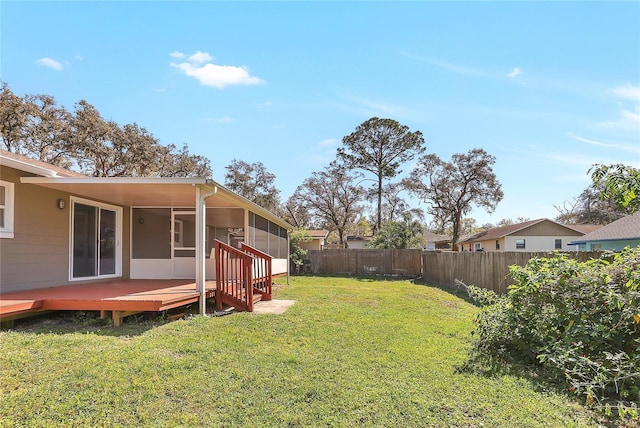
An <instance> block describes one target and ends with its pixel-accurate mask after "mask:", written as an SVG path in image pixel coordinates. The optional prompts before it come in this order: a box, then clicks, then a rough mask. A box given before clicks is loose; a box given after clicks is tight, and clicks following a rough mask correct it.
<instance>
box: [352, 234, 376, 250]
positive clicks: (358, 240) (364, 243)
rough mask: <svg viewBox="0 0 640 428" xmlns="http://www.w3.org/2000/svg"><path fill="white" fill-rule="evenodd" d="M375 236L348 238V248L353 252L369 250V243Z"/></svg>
mask: <svg viewBox="0 0 640 428" xmlns="http://www.w3.org/2000/svg"><path fill="white" fill-rule="evenodd" d="M372 239H373V236H347V248H349V249H352V250H362V249H364V248H369V241H371V240H372Z"/></svg>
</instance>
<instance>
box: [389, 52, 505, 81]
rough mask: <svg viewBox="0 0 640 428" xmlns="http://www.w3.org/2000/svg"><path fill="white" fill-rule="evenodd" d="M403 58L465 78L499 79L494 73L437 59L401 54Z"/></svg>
mask: <svg viewBox="0 0 640 428" xmlns="http://www.w3.org/2000/svg"><path fill="white" fill-rule="evenodd" d="M401 54H402V55H403V56H406V57H407V58H411V59H415V60H418V61H422V62H426V63H427V64H431V65H435V66H436V67H440V68H442V69H444V70H447V71H451V72H453V73H457V74H462V75H465V76H475V77H491V78H496V77H499V76H498V75H497V74H496V73H492V72H489V71H486V70H483V69H480V68H474V67H467V66H464V65H459V64H454V63H451V62H448V61H444V60H441V59H437V58H427V57H422V56H418V55H413V54H409V53H406V52H401Z"/></svg>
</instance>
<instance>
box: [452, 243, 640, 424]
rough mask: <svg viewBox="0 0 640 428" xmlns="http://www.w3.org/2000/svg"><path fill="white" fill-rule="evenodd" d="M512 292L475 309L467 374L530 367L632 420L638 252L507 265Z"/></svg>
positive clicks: (639, 326)
mask: <svg viewBox="0 0 640 428" xmlns="http://www.w3.org/2000/svg"><path fill="white" fill-rule="evenodd" d="M511 274H512V276H513V278H514V280H515V285H513V286H511V288H510V290H509V292H508V294H506V295H503V296H498V295H495V294H494V293H493V292H490V291H487V290H482V289H479V288H477V287H473V286H471V287H469V293H470V295H471V296H472V297H473V298H474V299H475V300H476V301H477V302H478V303H480V304H482V305H483V307H482V310H481V311H480V313H479V314H478V316H477V318H476V320H475V322H476V325H477V327H476V330H475V332H474V335H475V337H474V341H473V347H472V348H471V351H470V356H469V360H468V361H467V363H466V365H465V366H466V367H467V368H474V369H478V368H483V369H486V368H495V367H497V366H499V365H502V364H505V363H507V364H525V365H528V366H532V367H534V368H535V370H536V371H538V372H540V373H541V374H542V375H543V376H546V377H549V378H551V379H554V380H556V381H558V382H560V383H561V384H563V385H564V387H565V388H566V389H567V390H568V391H570V393H572V394H575V395H577V396H579V397H582V398H583V399H584V400H585V403H586V404H587V405H588V406H592V407H595V408H598V409H600V410H602V411H604V412H605V413H606V414H607V415H611V414H612V413H614V414H616V413H617V414H618V415H619V416H623V417H629V418H631V419H637V418H638V417H639V413H638V402H640V248H636V249H629V248H627V249H625V250H624V251H623V252H621V253H617V254H610V255H607V256H605V257H603V258H601V259H594V260H590V261H588V262H583V263H581V262H577V261H575V260H573V259H570V258H568V257H566V256H565V255H560V254H557V255H554V256H553V257H550V258H536V259H532V260H530V261H529V262H528V263H527V265H526V266H524V267H520V266H512V267H511Z"/></svg>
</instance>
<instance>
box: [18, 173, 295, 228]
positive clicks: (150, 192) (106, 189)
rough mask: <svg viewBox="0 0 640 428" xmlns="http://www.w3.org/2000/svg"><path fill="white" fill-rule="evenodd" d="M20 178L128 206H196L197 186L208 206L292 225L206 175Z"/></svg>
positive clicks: (31, 182)
mask: <svg viewBox="0 0 640 428" xmlns="http://www.w3.org/2000/svg"><path fill="white" fill-rule="evenodd" d="M20 181H21V182H22V183H25V184H34V185H38V186H43V187H47V188H50V189H55V190H60V191H63V192H67V193H70V194H73V195H77V196H81V197H86V198H91V199H95V200H100V201H103V202H107V203H112V204H116V205H122V206H128V207H136V206H138V207H182V208H188V207H195V204H196V198H195V194H196V192H195V188H196V187H200V189H201V190H202V191H203V192H205V193H210V192H213V193H214V194H213V195H212V196H211V197H209V198H208V199H207V200H206V206H207V208H244V209H249V210H250V211H252V212H254V213H256V214H258V215H260V216H261V217H264V218H266V219H267V220H269V221H271V222H273V223H275V224H277V225H279V226H281V227H283V228H285V229H287V230H292V229H293V226H292V225H290V224H289V223H287V222H286V221H284V220H282V219H280V218H279V217H278V216H276V215H275V214H273V213H271V212H269V211H267V210H265V209H264V208H262V207H261V206H259V205H257V204H255V203H253V202H251V201H249V200H248V199H246V198H244V197H242V196H240V195H238V194H236V193H234V192H232V191H231V190H229V189H227V188H226V187H224V186H222V185H221V184H219V183H216V182H215V181H214V180H211V179H207V178H201V177H193V178H149V177H130V178H127V177H21V178H20Z"/></svg>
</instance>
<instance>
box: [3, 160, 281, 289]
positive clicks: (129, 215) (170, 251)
mask: <svg viewBox="0 0 640 428" xmlns="http://www.w3.org/2000/svg"><path fill="white" fill-rule="evenodd" d="M292 229H293V227H292V226H291V225H289V224H288V223H287V222H285V221H284V220H282V219H280V218H278V217H277V216H275V215H274V214H272V213H270V212H268V211H266V210H265V209H263V208H261V207H260V206H258V205H256V204H254V203H252V202H250V201H249V200H247V199H245V198H243V197H241V196H239V195H237V194H235V193H233V192H232V191H230V190H228V189H226V188H225V187H223V186H221V185H220V184H218V183H216V182H215V181H213V180H210V179H207V178H106V177H99V178H96V177H87V176H82V175H80V174H76V173H73V172H70V171H67V170H64V169H61V168H58V167H55V166H52V165H49V164H46V163H43V162H38V161H35V160H32V159H29V158H27V157H24V156H20V155H16V154H13V153H9V152H6V151H2V150H0V290H1V291H2V292H3V293H4V292H11V291H19V290H31V289H38V288H46V287H56V286H62V285H71V284H78V283H92V282H97V281H99V280H103V279H190V278H192V279H194V280H195V282H196V284H197V285H198V287H200V288H199V289H204V281H205V280H207V279H213V278H214V277H215V264H214V260H213V259H212V258H211V255H212V254H213V247H214V240H216V239H217V240H220V241H222V242H223V243H226V244H229V245H232V246H235V245H237V244H239V242H240V240H242V241H244V242H245V243H246V244H248V245H250V246H252V247H254V248H257V249H258V250H260V251H262V252H264V253H267V254H269V255H270V256H272V257H273V262H272V273H273V275H286V274H287V273H288V269H287V268H288V265H289V263H288V257H289V251H288V232H289V231H290V230H292Z"/></svg>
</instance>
